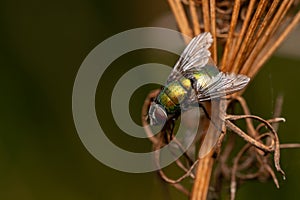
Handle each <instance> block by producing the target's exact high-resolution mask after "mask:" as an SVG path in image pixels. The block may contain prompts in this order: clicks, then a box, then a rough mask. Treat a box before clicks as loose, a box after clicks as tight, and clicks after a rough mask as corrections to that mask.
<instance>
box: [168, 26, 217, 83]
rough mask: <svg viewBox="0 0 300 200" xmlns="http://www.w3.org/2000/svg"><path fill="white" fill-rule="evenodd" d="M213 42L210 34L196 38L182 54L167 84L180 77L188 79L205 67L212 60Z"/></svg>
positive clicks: (203, 34)
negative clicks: (210, 50) (190, 75)
mask: <svg viewBox="0 0 300 200" xmlns="http://www.w3.org/2000/svg"><path fill="white" fill-rule="evenodd" d="M212 42H213V39H212V36H211V34H210V33H209V32H206V33H202V34H199V35H198V36H196V37H194V38H193V39H192V40H191V42H190V43H189V44H188V46H187V47H186V48H185V49H184V51H183V52H182V54H181V56H180V58H179V60H178V61H177V63H176V64H175V66H174V68H173V71H172V73H171V74H170V76H169V77H168V80H167V83H169V82H171V81H173V80H176V79H177V78H178V77H182V76H185V77H186V76H187V75H188V74H192V73H193V72H197V71H199V70H200V69H201V68H202V67H204V66H205V65H206V64H207V62H208V60H209V58H210V52H209V50H208V48H209V47H210V45H211V43H212Z"/></svg>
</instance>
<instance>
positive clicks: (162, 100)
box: [156, 89, 178, 113]
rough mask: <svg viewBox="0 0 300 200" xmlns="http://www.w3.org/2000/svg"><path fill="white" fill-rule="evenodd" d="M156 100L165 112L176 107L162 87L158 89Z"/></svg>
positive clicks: (169, 111)
mask: <svg viewBox="0 0 300 200" xmlns="http://www.w3.org/2000/svg"><path fill="white" fill-rule="evenodd" d="M156 101H157V102H158V103H159V104H160V105H162V106H163V107H164V108H165V110H166V111H167V113H174V112H175V111H176V110H177V109H178V106H177V105H176V104H175V103H174V102H173V101H172V100H171V99H170V97H169V96H168V95H167V94H166V93H165V90H164V89H163V90H162V91H160V93H159V94H158V96H157V98H156Z"/></svg>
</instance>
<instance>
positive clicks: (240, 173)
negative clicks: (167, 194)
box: [142, 0, 300, 200]
mask: <svg viewBox="0 0 300 200" xmlns="http://www.w3.org/2000/svg"><path fill="white" fill-rule="evenodd" d="M168 3H169V5H170V8H171V10H172V12H173V14H174V17H175V19H176V21H177V25H178V28H179V30H180V31H181V32H182V33H184V34H186V35H188V36H190V37H193V36H195V35H198V34H199V33H201V32H211V33H212V35H213V38H214V43H213V46H212V47H211V49H210V50H211V53H212V58H213V60H214V61H215V63H216V64H217V65H218V66H219V68H220V70H222V71H225V72H234V73H241V74H245V75H247V76H248V77H250V78H251V79H253V77H254V76H255V75H256V74H257V73H258V71H259V70H260V69H261V67H262V66H263V64H264V63H265V62H266V60H267V59H268V58H270V56H271V55H272V54H273V52H274V51H275V50H276V49H277V47H278V46H279V45H280V44H281V43H282V42H283V40H284V39H285V38H286V37H287V35H288V34H289V33H290V32H291V31H292V29H293V28H294V27H295V26H296V25H297V24H298V23H299V21H300V11H299V2H298V1H297V0H272V1H269V0H249V1H247V0H223V1H221V0H168ZM186 42H188V41H186ZM158 92H159V91H154V92H152V93H150V94H149V96H148V97H147V99H146V101H145V103H144V107H143V110H142V121H143V124H144V125H145V126H144V127H145V130H146V133H147V134H148V135H149V138H150V140H151V141H152V142H153V148H154V149H159V148H161V147H162V146H164V145H165V144H166V143H168V141H170V140H171V139H172V135H173V129H174V123H168V124H167V125H166V127H165V129H164V130H162V132H161V134H160V135H159V136H157V137H153V134H152V132H151V130H149V129H148V128H147V126H146V125H147V122H146V119H145V116H146V114H147V109H148V107H149V104H150V100H151V98H154V97H155V96H156V95H157V94H158ZM241 94H242V92H239V93H237V94H234V95H232V96H231V97H230V99H229V101H226V103H223V105H222V108H221V109H223V111H224V112H225V113H227V111H228V108H231V107H233V105H234V104H239V105H240V106H241V108H242V110H243V115H233V114H224V119H223V120H224V127H223V132H222V134H221V135H220V137H219V138H218V143H217V145H216V146H215V148H214V149H213V150H212V151H211V152H210V153H209V154H208V155H206V156H205V157H204V158H198V159H196V161H193V159H191V158H190V157H189V156H188V155H187V154H185V158H186V160H187V162H186V163H185V162H183V161H181V160H177V161H176V164H177V165H178V166H179V167H180V168H181V169H182V170H183V171H184V173H185V174H184V175H183V176H182V177H180V178H178V179H177V180H173V179H171V178H168V177H167V175H166V174H165V173H164V172H163V171H162V170H160V171H159V173H160V175H161V177H162V178H163V179H164V180H165V181H167V182H169V183H170V184H172V185H173V186H174V187H176V188H177V189H178V190H180V191H182V192H184V193H185V194H187V195H189V196H190V199H193V200H203V199H208V198H213V197H212V196H210V197H208V191H209V184H210V183H212V186H213V188H214V192H215V193H218V192H220V191H221V186H222V181H226V180H229V181H230V193H231V199H234V198H235V194H236V188H237V185H238V184H239V183H240V181H241V180H247V179H257V180H265V179H267V178H269V177H271V178H272V179H273V181H274V183H275V185H276V186H277V187H278V188H279V184H278V180H277V178H276V173H275V172H274V170H273V164H272V162H271V157H272V155H273V156H274V166H275V169H276V171H278V172H279V173H281V174H282V176H283V177H285V174H284V172H283V170H282V169H281V167H280V162H279V161H280V148H294V147H300V145H299V144H280V142H279V139H278V135H277V128H278V124H277V123H278V122H281V121H284V119H283V118H280V114H281V105H282V97H278V99H277V104H276V107H275V111H274V116H273V118H272V119H269V120H265V119H262V118H260V117H258V116H254V115H251V113H250V110H249V108H248V106H247V104H246V101H245V100H244V99H243V98H242V97H241ZM206 108H207V110H208V111H209V108H210V105H209V103H207V105H206ZM205 120H206V122H205ZM236 120H245V122H246V131H243V130H242V129H241V128H239V127H238V126H237V125H236V124H234V122H235V121H236ZM254 121H258V122H260V124H259V125H257V126H256V127H255V125H254V123H253V122H254ZM208 124H209V122H208V119H205V118H201V125H202V126H203V127H204V128H203V129H204V130H203V131H204V132H206V131H207V129H208ZM227 130H229V131H230V132H233V133H236V134H237V135H238V136H240V137H242V138H243V139H244V140H245V141H246V142H247V144H246V145H245V146H244V147H242V148H241V149H240V150H239V152H238V153H237V155H234V156H233V162H232V163H233V165H232V166H230V165H229V164H228V163H230V162H228V160H229V159H230V158H231V157H232V155H231V154H232V150H233V148H234V146H235V143H234V139H233V135H232V134H227V132H228V131H227ZM211 135H213V134H211ZM208 136H209V134H208V133H207V137H208ZM203 138H204V137H201V138H199V139H198V140H199V141H198V142H199V143H201V142H202V141H203ZM209 139H210V138H208V140H209ZM178 145H179V146H180V143H179V142H178ZM156 160H157V161H158V163H159V155H157V157H156ZM214 164H215V168H214V173H213V176H212V171H213V165H214ZM195 168H196V169H195ZM187 177H190V178H192V179H193V180H194V181H193V188H192V191H191V192H189V191H188V190H187V189H186V188H184V186H183V185H182V184H181V181H182V180H183V179H185V178H187ZM211 177H213V178H212V179H213V180H211Z"/></svg>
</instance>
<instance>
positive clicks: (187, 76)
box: [148, 32, 250, 125]
mask: <svg viewBox="0 0 300 200" xmlns="http://www.w3.org/2000/svg"><path fill="white" fill-rule="evenodd" d="M212 42H213V39H212V36H211V34H210V33H209V32H206V33H202V34H200V35H198V36H196V37H194V38H193V39H192V40H191V42H190V43H189V44H188V46H187V47H186V48H185V49H184V51H183V53H182V54H181V56H180V58H179V60H178V61H177V63H176V64H175V66H174V68H173V70H172V72H171V74H170V75H169V77H168V79H167V82H166V84H165V86H164V87H163V88H162V89H161V91H160V93H159V94H158V95H157V97H156V98H155V99H154V100H153V101H152V102H151V105H150V108H149V112H148V119H149V121H150V125H159V124H163V123H164V122H165V121H166V120H168V119H170V118H174V117H176V116H178V115H179V114H180V113H181V112H184V111H186V110H188V109H189V108H191V107H192V106H193V105H195V104H197V105H199V104H201V102H203V101H208V100H212V99H217V98H220V97H223V96H226V95H228V94H232V93H234V92H237V91H239V90H241V89H243V88H244V87H245V86H246V85H247V84H248V82H249V80H250V78H248V77H247V76H245V75H241V74H237V75H236V74H233V73H223V72H221V71H219V70H218V68H217V66H216V65H215V64H214V63H213V62H212V59H211V58H210V52H209V50H208V49H209V47H210V46H211V44H212Z"/></svg>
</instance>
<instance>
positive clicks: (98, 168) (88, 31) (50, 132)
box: [0, 0, 300, 200]
mask: <svg viewBox="0 0 300 200" xmlns="http://www.w3.org/2000/svg"><path fill="white" fill-rule="evenodd" d="M167 14H170V11H169V7H168V5H167V2H166V1H159V0H154V1H138V0H130V1H120V0H118V1H96V0H85V1H83V0H75V1H70V0H65V1H55V0H54V1H37V0H29V1H16V0H10V1H8V0H2V1H1V2H0V27H1V30H0V36H1V37H0V65H1V73H0V91H1V98H0V103H1V104H0V105H1V115H0V116H1V119H0V127H1V129H0V130H1V133H0V159H1V162H0V199H3V200H6V199H7V200H10V199H24V200H27V199H28V200H33V199H37V200H39V199H45V200H46V199H64V200H65V199H72V200H94V199H169V198H171V199H186V197H185V196H184V195H182V194H181V193H179V192H178V191H176V190H174V189H173V188H171V187H168V186H166V185H164V184H163V183H162V182H161V181H160V179H159V178H158V176H157V174H156V173H155V172H153V173H145V174H128V173H124V172H119V171H116V170H114V169H111V168H109V167H106V166H104V165H103V164H101V163H100V162H99V161H97V160H96V159H94V158H93V157H92V156H91V155H90V154H89V153H88V152H87V150H86V149H85V147H84V146H83V145H82V143H81V141H80V139H79V137H78V135H77V133H76V130H75V126H74V124H73V119H72V109H71V98H72V87H73V82H74V79H75V76H76V73H77V70H78V69H79V67H80V65H81V63H82V61H83V59H84V58H85V57H86V56H87V54H88V53H89V52H90V51H91V50H92V49H93V48H94V47H95V46H96V45H98V44H99V43H100V42H102V41H103V40H105V39H106V38H108V37H110V36H112V35H114V34H116V33H119V32H121V31H125V30H128V29H131V28H136V27H143V26H153V25H156V24H157V21H159V19H160V18H161V17H163V16H166V15H167ZM167 19H168V18H167ZM164 21H165V22H167V23H168V20H166V18H165V17H164ZM173 23H174V22H173V21H170V23H169V24H171V25H173ZM169 24H168V25H166V26H169ZM140 55H142V52H135V53H134V52H133V53H132V54H130V55H126V56H127V57H126V56H125V57H126V58H120V60H119V61H117V62H116V63H114V64H112V66H111V67H110V68H109V69H110V70H108V72H107V74H106V77H105V78H104V79H103V80H102V84H105V86H106V90H100V89H99V90H98V92H97V98H96V100H97V111H98V116H99V119H100V123H101V124H102V125H103V126H104V128H106V129H109V130H110V132H109V135H108V136H109V138H110V139H112V140H113V141H114V142H115V143H116V144H118V146H121V147H122V148H125V149H129V150H132V151H136V152H140V151H142V152H145V151H150V149H151V144H150V142H148V141H147V140H138V139H134V138H131V137H127V136H126V135H124V134H123V133H122V132H121V131H120V130H119V129H118V128H117V127H116V125H115V124H114V122H113V120H112V117H111V113H110V110H109V108H110V95H111V92H112V88H113V86H114V84H115V82H116V81H117V80H118V77H120V76H121V75H122V73H125V72H126V71H127V70H129V69H130V68H132V67H134V66H135V65H138V64H142V63H146V62H154V61H156V62H161V63H165V64H169V65H172V64H173V63H174V62H175V59H176V57H174V56H172V55H169V54H166V55H165V53H163V52H159V51H155V52H152V53H150V55H152V56H148V57H147V56H144V57H143V56H140ZM163 58H164V59H163ZM118 62H119V63H118ZM299 65H300V57H298V58H297V57H294V58H285V57H282V56H277V57H273V58H272V59H271V60H270V61H269V62H268V63H267V64H266V66H265V67H264V68H263V70H262V71H261V72H260V73H259V74H258V76H257V77H256V78H255V80H254V81H253V82H251V84H250V87H249V89H248V90H247V92H246V93H245V95H244V96H245V97H246V99H247V100H248V103H249V106H250V108H251V110H252V112H253V114H257V115H260V116H262V117H265V118H270V117H271V116H272V111H273V107H274V101H275V98H276V96H277V95H278V94H283V95H284V98H285V101H284V105H283V114H282V115H283V117H286V119H287V122H286V123H284V124H281V126H280V131H279V134H280V139H281V141H282V142H300V130H299V129H300V128H299V126H298V123H299V122H298V119H299V117H298V116H299V111H300V108H299V104H298V102H299V98H300V95H299V80H300V78H299V76H300V67H299ZM149 89H151V88H150V87H144V88H142V89H140V90H139V92H137V94H136V98H134V99H133V100H132V101H133V102H135V103H136V104H137V105H138V106H131V113H133V114H132V115H133V118H134V119H135V120H136V121H138V120H139V112H140V106H141V105H142V103H143V100H144V98H145V95H146V94H147V93H148V92H149ZM134 113H137V114H134ZM103 116H107V117H106V118H105V119H103ZM101 119H102V120H101ZM299 156H300V150H298V149H295V150H294V149H289V150H283V151H282V157H281V163H282V168H283V169H284V170H285V172H286V174H287V180H286V181H280V185H281V188H280V189H279V190H278V189H276V187H275V185H274V184H273V183H272V181H269V182H267V183H258V182H254V181H250V182H248V183H245V184H244V185H242V186H241V187H240V188H239V190H238V193H237V199H253V198H256V199H299V197H298V196H299V188H300V186H299V179H300V172H299V168H300V159H299ZM258 195H259V198H257V196H258Z"/></svg>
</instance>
